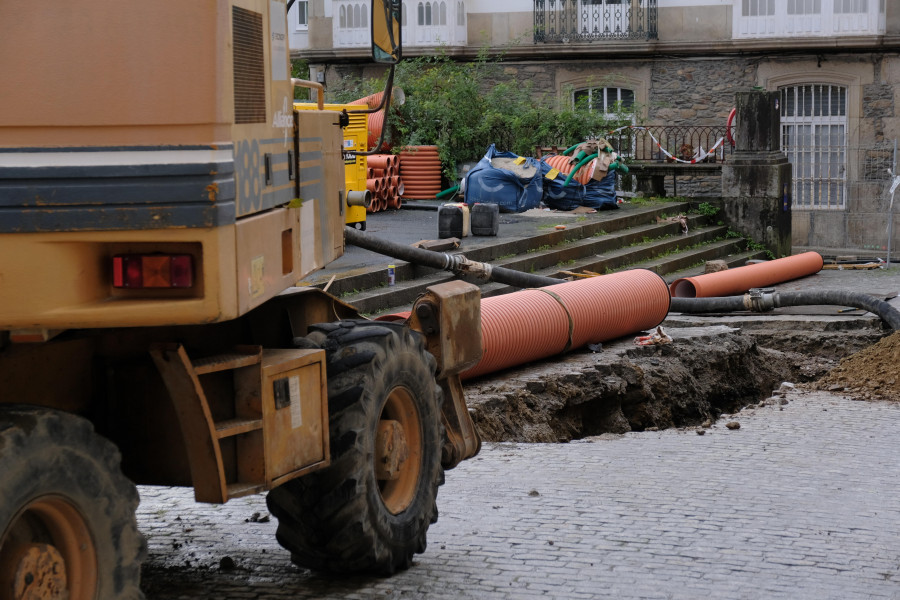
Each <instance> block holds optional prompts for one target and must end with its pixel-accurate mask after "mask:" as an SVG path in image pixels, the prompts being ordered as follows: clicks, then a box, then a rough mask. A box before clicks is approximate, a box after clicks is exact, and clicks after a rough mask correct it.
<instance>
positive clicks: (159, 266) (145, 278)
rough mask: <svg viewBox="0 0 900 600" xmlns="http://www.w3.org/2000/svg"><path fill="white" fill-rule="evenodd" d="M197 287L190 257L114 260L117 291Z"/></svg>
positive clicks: (130, 256)
mask: <svg viewBox="0 0 900 600" xmlns="http://www.w3.org/2000/svg"><path fill="white" fill-rule="evenodd" d="M193 285H194V262H193V258H192V257H191V255H190V254H118V255H116V256H113V286H114V287H117V288H133V289H147V288H189V287H191V286H193Z"/></svg>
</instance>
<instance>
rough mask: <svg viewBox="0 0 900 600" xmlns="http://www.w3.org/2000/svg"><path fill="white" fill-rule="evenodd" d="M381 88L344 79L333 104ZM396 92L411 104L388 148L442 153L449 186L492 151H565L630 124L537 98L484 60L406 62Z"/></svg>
mask: <svg viewBox="0 0 900 600" xmlns="http://www.w3.org/2000/svg"><path fill="white" fill-rule="evenodd" d="M384 83H385V81H384V78H382V79H380V80H378V79H368V80H360V79H358V78H353V77H344V78H342V79H341V80H340V81H338V82H336V83H332V84H331V85H330V86H329V90H328V101H329V102H341V103H343V102H348V101H351V100H355V99H357V98H362V97H364V96H367V95H369V94H372V93H375V92H377V91H380V90H382V89H384ZM394 85H395V86H398V87H400V88H402V89H403V91H404V92H405V94H406V102H405V103H404V104H403V105H402V106H399V107H393V109H392V112H393V114H392V115H391V116H390V117H389V123H390V127H389V129H390V130H389V132H388V134H387V136H388V138H389V141H390V142H391V144H392V146H393V147H394V148H395V149H397V148H399V147H402V146H406V145H411V146H418V145H437V147H438V153H439V155H440V157H441V162H442V164H443V165H444V174H445V175H446V176H447V177H448V178H449V179H451V180H454V179H456V178H457V172H456V168H457V165H459V164H460V163H464V162H469V161H477V160H478V159H480V158H481V157H482V156H484V153H485V151H486V150H487V148H488V146H490V145H491V144H496V146H497V149H498V150H501V151H511V152H515V153H516V154H519V155H522V156H533V155H534V153H535V147H537V146H553V145H556V146H559V147H562V148H565V147H567V146H568V145H571V144H575V143H578V142H581V141H584V140H585V139H588V138H590V137H593V136H603V135H604V134H605V133H607V132H608V131H611V130H612V129H615V128H616V127H618V126H619V125H621V124H624V123H627V122H628V121H627V120H626V119H625V118H624V117H623V118H616V119H613V120H610V119H608V118H607V117H606V116H605V115H604V114H603V113H602V112H601V111H593V112H592V111H589V110H587V108H586V107H584V106H571V105H570V103H562V104H561V103H560V102H559V101H558V100H557V98H556V97H555V96H554V95H549V94H539V93H537V92H535V91H534V89H533V86H532V85H531V82H529V81H518V80H514V79H512V78H511V77H510V76H509V75H508V74H506V73H504V71H503V67H502V61H501V59H500V58H489V57H488V56H487V55H486V53H485V52H482V53H481V54H480V55H479V57H478V58H477V59H476V60H474V61H470V62H456V61H454V60H453V59H451V58H450V57H448V56H446V55H443V54H439V55H437V56H425V57H416V58H411V59H406V60H404V61H403V62H402V63H400V64H398V65H397V67H396V72H395V76H394Z"/></svg>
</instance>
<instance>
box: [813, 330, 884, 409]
mask: <svg viewBox="0 0 900 600" xmlns="http://www.w3.org/2000/svg"><path fill="white" fill-rule="evenodd" d="M898 363H900V331H895V332H894V333H892V334H891V335H889V336H887V337H885V338H882V339H881V340H879V341H878V342H877V343H875V344H873V345H872V346H869V347H868V348H865V349H864V350H860V351H859V352H857V353H856V354H853V355H851V356H848V357H847V358H844V359H842V360H841V362H840V363H839V364H838V366H837V367H835V368H834V369H832V370H831V371H829V372H828V374H826V375H825V376H824V377H823V378H822V379H820V380H819V381H818V382H817V384H816V386H815V387H816V388H818V389H823V390H829V391H842V392H846V393H848V394H853V395H858V396H859V397H860V398H862V399H866V400H890V401H893V402H900V374H898V370H897V364H898Z"/></svg>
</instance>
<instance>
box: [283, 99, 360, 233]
mask: <svg viewBox="0 0 900 600" xmlns="http://www.w3.org/2000/svg"><path fill="white" fill-rule="evenodd" d="M294 108H295V109H296V110H300V111H302V110H314V109H315V108H316V105H315V104H312V103H306V102H294ZM364 108H365V106H357V105H355V104H325V110H333V111H336V112H341V111H343V110H346V111H347V113H348V114H349V115H350V124H349V125H347V126H346V127H344V141H343V145H342V146H341V150H342V156H343V160H344V186H345V187H346V188H347V192H365V191H366V157H365V156H364V155H361V154H353V152H365V151H366V149H367V148H366V142H367V141H368V139H369V132H368V115H366V114H365V113H359V112H357V113H354V112H352V111H354V110H357V111H358V110H361V109H364ZM344 222H345V223H346V224H347V225H354V224H356V223H365V222H366V209H365V207H364V206H347V212H346V214H345V216H344Z"/></svg>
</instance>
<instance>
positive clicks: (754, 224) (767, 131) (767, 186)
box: [722, 90, 792, 258]
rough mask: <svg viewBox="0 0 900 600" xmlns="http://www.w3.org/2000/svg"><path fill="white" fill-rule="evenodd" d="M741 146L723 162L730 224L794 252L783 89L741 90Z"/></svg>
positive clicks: (774, 248)
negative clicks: (784, 143) (783, 130)
mask: <svg viewBox="0 0 900 600" xmlns="http://www.w3.org/2000/svg"><path fill="white" fill-rule="evenodd" d="M735 96H736V101H737V115H736V118H735V128H734V138H735V144H736V147H735V152H734V154H733V155H731V156H730V157H728V158H727V160H726V162H725V163H724V164H723V165H722V200H723V208H724V211H725V220H726V222H727V224H728V225H729V227H731V228H732V229H734V230H735V231H737V232H739V233H741V234H742V235H744V236H745V237H747V238H750V239H751V240H753V241H755V242H759V243H761V244H763V245H765V247H766V249H768V250H769V251H771V252H772V254H774V255H775V257H776V258H781V257H783V256H788V255H790V253H791V181H792V179H791V177H792V170H791V163H790V162H788V159H787V156H785V155H784V153H782V152H781V112H780V107H779V100H780V94H779V93H778V92H765V91H757V90H753V91H749V92H738V93H737V94H736V95H735Z"/></svg>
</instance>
